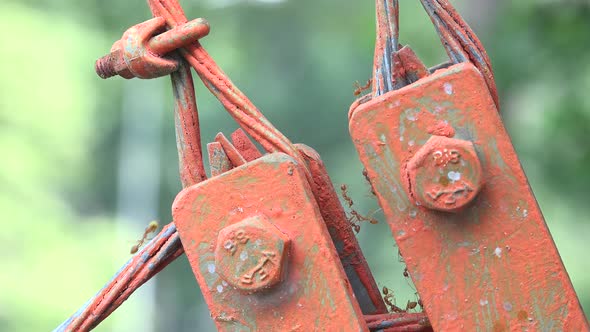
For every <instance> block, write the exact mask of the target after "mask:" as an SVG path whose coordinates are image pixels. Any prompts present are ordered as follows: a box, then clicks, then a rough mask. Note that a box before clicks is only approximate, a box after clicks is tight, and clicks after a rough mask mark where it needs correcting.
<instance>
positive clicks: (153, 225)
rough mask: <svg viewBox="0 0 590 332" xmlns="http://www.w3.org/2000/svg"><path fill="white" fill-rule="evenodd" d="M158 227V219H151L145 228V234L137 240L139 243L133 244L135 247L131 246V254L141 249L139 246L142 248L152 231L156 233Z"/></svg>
mask: <svg viewBox="0 0 590 332" xmlns="http://www.w3.org/2000/svg"><path fill="white" fill-rule="evenodd" d="M157 229H158V222H157V221H155V220H154V221H151V222H150V223H149V224H148V226H147V227H146V228H145V231H144V232H143V236H142V237H141V239H139V240H137V243H136V244H134V245H133V247H131V254H135V253H137V252H138V251H139V248H141V246H142V245H143V243H144V242H145V241H146V240H147V239H148V235H150V234H151V233H154V232H155V231H156V230H157Z"/></svg>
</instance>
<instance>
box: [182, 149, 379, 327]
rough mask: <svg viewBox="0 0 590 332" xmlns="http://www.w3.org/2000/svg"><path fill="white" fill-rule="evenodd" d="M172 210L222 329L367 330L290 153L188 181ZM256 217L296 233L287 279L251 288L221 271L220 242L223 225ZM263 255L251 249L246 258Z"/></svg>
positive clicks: (253, 235)
mask: <svg viewBox="0 0 590 332" xmlns="http://www.w3.org/2000/svg"><path fill="white" fill-rule="evenodd" d="M173 216H174V222H175V224H176V225H177V227H178V231H179V233H180V236H181V239H182V243H183V246H184V248H185V252H186V254H187V256H188V259H189V262H190V263H191V266H192V268H193V272H194V273H195V276H196V278H197V280H198V281H199V285H200V286H201V290H202V293H203V295H204V297H205V300H206V302H207V304H208V306H209V309H210V310H211V316H212V317H213V319H214V321H215V323H216V325H217V328H218V329H219V330H221V331H254V330H257V331H314V330H326V331H366V330H367V327H366V324H365V322H364V317H363V315H362V313H361V310H360V307H359V305H358V303H357V302H356V300H355V299H354V295H353V291H352V289H351V287H350V284H349V283H348V281H347V279H346V275H345V273H344V270H343V269H342V266H341V265H340V264H339V260H338V255H337V253H336V249H335V248H334V246H333V244H332V242H331V240H330V236H329V234H328V231H327V229H326V226H325V225H324V221H323V220H322V217H321V213H320V211H319V209H318V206H317V205H316V202H315V198H314V196H313V193H312V191H311V189H310V187H309V184H308V182H307V180H306V177H305V173H304V171H303V169H302V167H301V166H300V165H298V164H297V163H296V162H295V161H294V159H292V158H291V157H289V156H286V155H284V154H281V153H275V154H270V155H267V156H264V157H262V158H260V159H258V160H256V161H253V162H251V163H247V164H245V165H243V166H241V167H238V168H236V169H234V170H231V171H229V172H227V173H225V174H222V175H220V176H218V177H216V178H214V179H210V180H208V181H205V182H203V183H201V184H198V185H195V186H192V187H190V188H187V189H185V190H183V191H182V192H181V193H180V194H179V195H178V196H177V198H176V200H175V202H174V205H173ZM257 216H264V217H265V218H267V220H268V222H269V223H271V224H272V225H273V227H276V229H277V230H278V231H280V232H281V233H283V234H284V235H285V236H286V237H288V239H290V240H291V248H290V250H289V255H288V257H287V259H286V262H285V263H286V264H288V269H287V270H286V274H285V275H284V282H282V283H279V284H277V285H275V286H274V287H272V288H270V289H265V290H264V291H260V292H256V293H253V294H245V293H244V292H243V291H240V290H239V289H236V288H234V287H231V286H230V285H229V283H228V282H227V281H225V280H223V279H222V278H221V277H220V275H219V271H218V269H219V268H220V267H219V266H218V265H217V264H216V260H215V248H216V247H217V245H218V243H217V241H218V240H217V239H218V234H219V232H220V231H221V230H222V229H224V228H226V227H228V226H231V225H234V224H236V223H240V222H242V221H243V220H245V219H248V218H252V217H257ZM242 236H247V237H248V242H247V243H251V244H253V245H256V244H257V241H259V240H261V239H259V238H256V233H255V232H254V233H247V234H243V235H242ZM236 239H237V234H236ZM242 239H243V237H242ZM261 245H262V244H261ZM222 246H223V244H222ZM250 255H252V257H251V256H250ZM240 256H241V254H240ZM263 256H264V255H262V256H258V257H256V255H255V252H254V251H252V252H248V258H247V259H252V260H259V261H260V260H264V257H263ZM239 259H241V257H240V258H239ZM250 280H252V282H253V283H257V282H259V279H255V278H251V279H250Z"/></svg>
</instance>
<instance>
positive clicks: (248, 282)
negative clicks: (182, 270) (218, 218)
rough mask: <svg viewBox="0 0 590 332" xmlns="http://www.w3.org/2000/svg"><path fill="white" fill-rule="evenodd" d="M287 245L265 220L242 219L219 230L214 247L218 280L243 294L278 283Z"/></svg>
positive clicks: (260, 217) (282, 273)
mask: <svg viewBox="0 0 590 332" xmlns="http://www.w3.org/2000/svg"><path fill="white" fill-rule="evenodd" d="M290 244H291V241H290V240H289V238H288V237H287V235H285V234H284V233H282V232H281V231H280V230H278V229H277V228H276V227H275V226H274V225H273V224H272V223H271V222H270V221H269V220H268V219H267V218H266V217H265V216H255V217H251V218H248V219H245V220H243V221H241V222H239V223H236V224H233V225H231V226H228V227H226V228H224V229H222V230H221V231H220V232H219V235H218V237H217V245H216V247H215V265H216V267H217V269H216V270H217V271H218V273H219V275H220V276H221V278H222V279H223V280H225V281H226V282H227V283H228V284H230V285H232V286H233V287H235V288H237V289H239V290H241V291H244V292H246V293H253V292H257V291H260V290H263V289H268V288H271V287H273V286H275V285H276V284H278V283H280V282H281V281H282V279H283V277H284V275H285V273H286V269H287V260H288V256H289V247H290Z"/></svg>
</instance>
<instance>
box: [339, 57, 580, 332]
mask: <svg viewBox="0 0 590 332" xmlns="http://www.w3.org/2000/svg"><path fill="white" fill-rule="evenodd" d="M351 114H352V116H351V119H350V133H351V136H352V139H353V141H354V144H355V146H356V149H357V151H358V153H359V156H360V159H361V161H362V163H363V164H364V166H365V167H366V169H367V171H368V175H369V177H370V179H371V183H372V184H373V187H374V189H375V191H376V193H377V197H378V199H379V204H380V205H381V207H382V208H383V211H384V213H385V216H386V218H387V222H388V224H389V226H390V228H391V231H392V233H393V236H394V238H395V240H396V242H397V244H398V246H399V250H400V252H401V254H402V255H403V257H404V260H405V262H406V264H407V267H408V271H409V272H410V275H411V277H412V280H413V281H414V283H415V285H416V288H417V290H418V292H419V294H420V297H421V299H422V302H423V303H424V308H425V311H426V313H427V315H428V318H429V319H430V322H431V324H432V327H433V329H434V330H435V331H492V330H493V331H508V330H526V329H529V330H562V331H587V330H588V329H589V327H588V321H587V319H586V317H585V316H584V313H583V311H582V309H581V306H580V303H579V301H578V298H577V296H576V293H575V292H574V289H573V287H572V284H571V282H570V279H569V277H568V274H567V272H566V270H565V267H564V266H563V263H562V261H561V258H560V256H559V253H558V252H557V248H556V247H555V244H554V242H553V239H552V238H551V234H550V233H549V230H548V228H547V225H546V224H545V221H544V219H543V216H542V214H541V211H540V209H539V207H538V205H537V202H536V200H535V197H534V196H533V193H532V192H531V189H530V187H529V184H528V182H527V178H526V176H525V174H524V172H523V170H522V167H521V165H520V163H519V161H518V157H517V155H516V152H515V151H514V148H513V146H512V143H511V141H510V138H509V136H508V133H507V132H506V130H505V129H504V126H503V124H502V121H501V118H500V116H499V114H498V112H497V109H496V106H495V103H494V99H493V98H492V96H491V95H490V93H489V90H488V87H487V84H486V81H485V80H484V78H483V76H482V75H481V74H480V72H479V71H478V70H477V69H476V68H475V67H474V66H473V65H472V64H470V63H462V64H457V65H454V66H451V67H449V68H448V69H441V70H438V71H437V72H435V73H434V74H432V75H430V76H428V77H426V78H423V79H420V80H418V81H417V82H415V83H413V84H411V85H408V86H406V87H404V88H402V89H400V90H397V91H392V92H389V93H387V94H385V95H383V96H380V97H377V98H375V99H373V100H371V101H369V102H366V103H364V104H361V105H360V106H358V107H357V108H356V109H355V110H353V112H351Z"/></svg>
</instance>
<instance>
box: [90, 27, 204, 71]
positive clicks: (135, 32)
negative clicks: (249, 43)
mask: <svg viewBox="0 0 590 332" xmlns="http://www.w3.org/2000/svg"><path fill="white" fill-rule="evenodd" d="M165 26H166V22H165V20H164V19H163V18H161V17H156V18H154V19H151V20H148V21H146V22H143V23H140V24H138V25H135V26H133V27H131V28H129V29H128V30H127V31H125V33H124V34H123V37H122V38H121V39H120V40H119V41H117V42H115V43H114V44H113V47H112V48H111V53H110V54H107V55H105V56H104V57H102V58H100V59H98V60H97V61H96V65H95V69H96V73H97V74H98V76H100V77H102V78H104V79H106V78H109V77H112V76H115V75H120V76H121V77H124V78H127V79H129V78H133V77H139V78H155V77H160V76H165V75H168V74H170V73H171V72H173V71H175V70H176V69H177V68H178V63H177V62H176V61H174V60H171V59H165V58H163V56H164V55H166V54H167V53H170V52H172V51H174V50H176V49H179V48H182V47H184V46H187V45H190V44H192V43H194V42H196V41H198V40H199V39H200V38H202V37H204V36H206V35H208V34H209V30H210V28H209V23H208V22H207V20H205V19H202V18H198V19H195V20H192V21H190V22H187V23H185V24H183V25H181V26H178V27H175V28H173V29H171V30H168V31H166V32H164V33H161V34H158V35H156V34H157V33H158V32H159V31H162V30H163V29H164V28H165Z"/></svg>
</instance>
